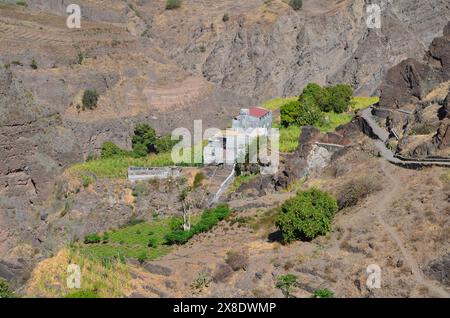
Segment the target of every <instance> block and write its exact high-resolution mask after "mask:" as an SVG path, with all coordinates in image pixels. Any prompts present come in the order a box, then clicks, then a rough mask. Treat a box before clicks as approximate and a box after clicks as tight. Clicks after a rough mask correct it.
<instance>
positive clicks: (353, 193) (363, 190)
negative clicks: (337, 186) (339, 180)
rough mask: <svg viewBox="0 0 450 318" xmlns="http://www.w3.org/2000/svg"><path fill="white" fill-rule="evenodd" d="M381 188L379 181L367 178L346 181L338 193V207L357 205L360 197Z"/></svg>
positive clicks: (365, 196) (364, 196)
mask: <svg viewBox="0 0 450 318" xmlns="http://www.w3.org/2000/svg"><path fill="white" fill-rule="evenodd" d="M381 189H382V186H381V184H380V183H379V182H376V181H374V180H371V179H368V178H360V179H356V180H351V181H349V182H348V183H346V184H345V185H344V186H343V187H342V188H341V190H340V193H339V195H338V206H339V209H345V208H348V207H351V206H355V205H357V204H358V203H359V202H360V201H361V200H362V199H365V198H367V197H368V196H369V195H370V194H372V193H375V192H378V191H380V190H381Z"/></svg>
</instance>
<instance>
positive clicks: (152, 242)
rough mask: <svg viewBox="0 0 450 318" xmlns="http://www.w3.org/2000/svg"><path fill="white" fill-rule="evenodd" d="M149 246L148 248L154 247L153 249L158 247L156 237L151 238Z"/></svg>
mask: <svg viewBox="0 0 450 318" xmlns="http://www.w3.org/2000/svg"><path fill="white" fill-rule="evenodd" d="M147 246H148V247H152V248H155V247H158V240H157V239H156V238H154V237H151V238H150V239H149V240H148V244H147Z"/></svg>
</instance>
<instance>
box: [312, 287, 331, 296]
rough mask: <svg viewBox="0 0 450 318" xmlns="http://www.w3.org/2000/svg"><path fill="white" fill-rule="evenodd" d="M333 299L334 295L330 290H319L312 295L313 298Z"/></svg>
mask: <svg viewBox="0 0 450 318" xmlns="http://www.w3.org/2000/svg"><path fill="white" fill-rule="evenodd" d="M333 297H334V293H333V292H332V291H331V290H329V289H328V288H324V289H317V290H316V291H314V294H313V295H312V298H333Z"/></svg>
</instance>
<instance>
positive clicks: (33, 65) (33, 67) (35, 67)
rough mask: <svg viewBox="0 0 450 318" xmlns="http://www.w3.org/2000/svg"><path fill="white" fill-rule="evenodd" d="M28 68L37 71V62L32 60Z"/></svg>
mask: <svg viewBox="0 0 450 318" xmlns="http://www.w3.org/2000/svg"><path fill="white" fill-rule="evenodd" d="M30 67H31V68H32V69H33V70H37V68H38V65H37V62H36V60H35V59H33V60H32V61H31V64H30Z"/></svg>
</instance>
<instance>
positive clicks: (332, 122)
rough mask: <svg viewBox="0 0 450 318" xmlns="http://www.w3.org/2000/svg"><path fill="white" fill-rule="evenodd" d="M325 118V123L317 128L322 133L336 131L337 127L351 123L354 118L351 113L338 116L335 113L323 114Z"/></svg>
mask: <svg viewBox="0 0 450 318" xmlns="http://www.w3.org/2000/svg"><path fill="white" fill-rule="evenodd" d="M323 116H324V121H323V123H322V124H320V125H318V126H317V128H319V129H320V131H321V132H331V131H334V130H335V129H336V128H337V127H339V126H342V125H345V124H348V123H349V122H351V121H352V119H353V117H354V115H353V114H351V113H342V114H336V113H334V112H329V113H323Z"/></svg>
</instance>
